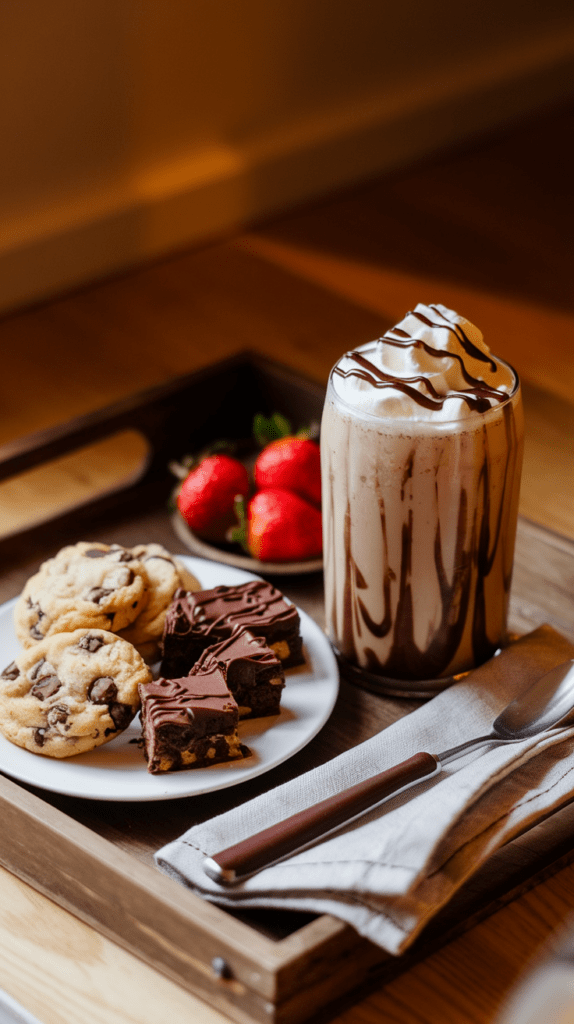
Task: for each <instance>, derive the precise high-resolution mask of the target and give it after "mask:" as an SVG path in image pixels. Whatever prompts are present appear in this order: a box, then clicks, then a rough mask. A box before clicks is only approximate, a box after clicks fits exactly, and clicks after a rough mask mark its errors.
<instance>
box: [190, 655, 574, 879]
mask: <svg viewBox="0 0 574 1024" xmlns="http://www.w3.org/2000/svg"><path fill="white" fill-rule="evenodd" d="M573 710H574V660H572V661H566V662H564V663H563V664H562V665H558V666H557V667H556V668H553V669H551V671H550V672H547V673H546V674H545V675H543V676H542V677H541V678H540V679H538V680H537V682H535V683H534V684H533V685H532V686H530V687H529V688H528V689H527V690H525V692H524V693H522V694H520V696H519V697H516V698H515V699H514V700H513V701H512V702H511V703H510V704H508V705H507V707H505V708H504V710H503V711H502V712H501V713H500V714H499V715H498V718H496V720H495V721H494V723H493V726H492V731H491V732H490V733H488V735H486V736H479V737H478V738H477V739H474V740H467V742H466V743H461V744H460V745H459V746H458V747H451V749H450V750H445V751H444V752H443V753H442V754H427V753H422V752H421V753H418V754H414V755H413V757H409V758H408V760H406V761H402V762H401V764H398V765H395V766H394V767H392V768H388V769H387V770H386V771H384V772H380V773H379V774H378V775H373V776H371V778H369V779H365V780H364V781H363V782H359V783H357V784H356V785H355V786H351V787H350V788H349V789H345V790H343V791H342V792H341V793H336V794H335V795H334V796H331V797H328V798H327V799H326V800H321V802H320V803H317V804H314V805H313V806H312V807H307V808H306V809H305V810H303V811H299V812H298V813H297V814H293V815H291V817H289V818H285V819H284V820H283V821H280V822H277V824H275V825H272V826H271V827H270V828H266V829H264V830H263V831H262V832H258V833H256V834H255V835H253V836H249V837H248V838H247V839H244V840H242V842H240V843H236V844H235V845H234V846H230V847H228V848H227V849H225V850H221V851H220V852H219V853H217V854H214V855H213V857H207V858H206V859H205V860H204V862H203V869H204V871H205V872H206V874H208V875H209V877H210V878H212V879H213V880H214V881H216V882H219V883H220V884H221V885H234V884H236V883H237V882H240V881H242V880H243V879H244V878H246V877H247V876H248V875H252V874H254V873H255V872H256V871H260V870H261V869H262V868H264V867H269V866H270V865H271V864H276V863H277V861H280V860H283V859H284V858H285V857H288V856H289V855H290V854H292V853H296V852H298V851H299V850H303V849H305V848H306V847H307V846H311V845H312V843H314V842H315V841H316V840H317V839H319V838H321V839H323V838H324V837H325V836H327V835H329V834H330V833H331V832H334V831H336V830H337V829H338V828H340V827H341V826H342V825H346V824H348V823H349V822H351V821H354V819H355V818H358V817H359V816H360V815H361V814H364V813H365V811H367V810H370V809H371V808H373V807H377V806H378V805H379V804H381V803H383V801H384V800H388V799H389V797H391V796H395V795H396V794H397V793H401V792H402V791H403V790H405V789H408V788H409V787H410V786H414V785H416V783H418V782H421V781H423V780H426V779H430V778H432V777H433V776H434V775H438V774H439V772H441V771H442V768H443V767H444V765H446V764H450V762H451V761H454V760H456V758H458V757H461V756H462V754H467V753H469V751H471V750H475V749H476V748H477V747H481V746H484V745H486V744H489V745H491V746H498V745H500V744H502V743H515V742H517V741H518V740H523V739H527V738H528V737H530V736H536V735H538V734H539V733H543V732H545V731H546V730H547V729H550V728H552V727H553V726H556V725H559V724H560V723H561V722H563V721H564V719H565V718H567V717H568V716H569V715H570V714H572V712H573Z"/></svg>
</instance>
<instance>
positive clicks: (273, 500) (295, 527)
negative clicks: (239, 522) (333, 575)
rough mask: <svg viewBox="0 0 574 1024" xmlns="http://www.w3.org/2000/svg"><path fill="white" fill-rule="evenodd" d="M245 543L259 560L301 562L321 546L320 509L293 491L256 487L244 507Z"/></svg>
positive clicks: (312, 555) (319, 550) (314, 556)
mask: <svg viewBox="0 0 574 1024" xmlns="http://www.w3.org/2000/svg"><path fill="white" fill-rule="evenodd" d="M247 547H248V549H249V551H250V552H251V554H252V555H253V556H254V557H255V558H258V559H259V560H260V561H261V562H300V561H303V560H305V559H307V558H316V557H318V556H319V555H320V554H321V550H322V533H321V513H320V512H319V510H318V509H316V508H315V506H314V505H311V504H310V503H309V502H308V501H305V499H304V498H301V497H300V496H299V495H298V494H294V493H293V491H287V490H284V489H282V488H280V487H273V488H270V489H269V490H265V491H259V492H258V493H257V494H255V495H254V496H253V497H252V499H251V501H250V502H249V505H248V508H247Z"/></svg>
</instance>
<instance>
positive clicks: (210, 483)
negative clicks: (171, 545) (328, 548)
mask: <svg viewBox="0 0 574 1024" xmlns="http://www.w3.org/2000/svg"><path fill="white" fill-rule="evenodd" d="M317 434H318V429H317V428H314V427H310V428H304V429H301V430H299V431H297V432H296V433H294V432H293V431H292V429H291V424H290V423H289V421H288V420H287V419H286V418H285V417H284V416H283V415H281V414H280V413H273V415H272V416H270V417H269V418H267V417H265V416H264V415H263V414H262V413H257V415H256V416H255V418H254V421H253V442H252V443H251V444H250V445H249V446H248V448H247V450H243V451H241V448H242V446H241V445H239V444H238V443H237V442H235V443H234V442H225V441H223V442H222V441H219V442H216V443H215V444H214V445H213V446H211V448H210V449H208V450H206V451H204V452H202V453H201V454H200V455H198V456H196V457H194V458H189V457H187V458H185V459H184V460H182V462H180V463H172V464H171V466H170V468H171V470H172V472H174V473H175V475H176V476H178V478H179V480H180V483H179V484H178V487H177V489H176V492H175V495H174V498H175V505H176V511H175V512H174V516H173V525H174V528H175V531H176V533H177V534H178V536H179V538H180V540H182V541H183V542H184V543H185V544H186V546H187V547H188V548H189V549H190V550H191V551H193V553H194V554H196V555H199V556H200V557H203V558H211V559H213V560H215V561H218V562H225V563H227V564H228V565H235V566H238V567H239V568H245V569H249V570H251V571H254V572H268V573H301V572H316V571H318V570H320V569H321V568H322V565H323V561H322V549H323V544H322V528H321V469H320V456H319V444H318V443H317V440H316V439H315V438H316V436H317ZM243 448H244V449H245V446H243Z"/></svg>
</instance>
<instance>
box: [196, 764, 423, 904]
mask: <svg viewBox="0 0 574 1024" xmlns="http://www.w3.org/2000/svg"><path fill="white" fill-rule="evenodd" d="M440 770H441V765H440V762H439V760H438V758H436V757H435V756H434V755H433V754H425V753H422V752H421V753H419V754H414V755H413V757H409V758H408V759H407V760H406V761H402V762H401V764H398V765H394V766H393V767H392V768H388V769H387V770H386V771H384V772H380V773H379V774H378V775H373V776H371V778H369V779H365V780H364V781H363V782H358V783H356V785H354V786H350V787H349V788H348V789H345V790H343V791H342V792H341V793H336V794H335V795H334V796H330V797H328V798H327V799H326V800H321V801H320V803H317V804H314V805H313V806H312V807H307V808H305V810H303V811H299V812H298V813H297V814H293V815H291V817H289V818H285V819H284V820H283V821H279V822H277V823H276V824H275V825H271V826H270V827H269V828H266V829H264V830H263V831H262V832H257V833H256V834H255V835H253V836H249V837H248V838H247V839H243V840H242V841H241V842H240V843H236V844H235V845H234V846H230V847H228V848H227V849H226V850H221V851H220V852H219V853H216V854H214V855H213V857H208V858H206V860H205V861H204V862H203V867H204V870H205V871H206V873H207V874H208V875H209V877H210V878H213V879H214V880H215V881H216V882H219V883H220V884H223V885H234V884H235V883H236V882H239V881H241V880H242V879H243V878H244V877H245V876H246V875H251V874H253V873H254V872H256V871H260V870H261V869H262V868H264V867H268V866H269V865H270V864H274V863H275V862H276V861H278V860H282V859H283V858H284V857H287V856H288V855H289V854H291V853H294V852H295V851H297V850H301V849H303V848H304V847H306V846H309V845H310V844H311V843H313V842H314V841H315V840H316V839H319V838H323V837H324V836H325V835H327V834H328V833H329V832H332V831H334V830H335V829H337V828H340V826H341V825H344V824H346V823H348V822H349V821H352V820H353V819H354V818H356V817H358V816H359V815H360V814H363V813H364V812H365V811H367V810H369V809H370V808H372V807H375V806H376V805H377V804H380V803H382V801H383V800H386V799H388V797H390V796H394V795H395V794H396V793H399V792H400V791H401V790H403V789H407V788H408V787H409V786H413V785H415V783H417V782H420V781H421V780H422V779H427V778H430V776H431V775H436V774H437V773H438V772H439V771H440Z"/></svg>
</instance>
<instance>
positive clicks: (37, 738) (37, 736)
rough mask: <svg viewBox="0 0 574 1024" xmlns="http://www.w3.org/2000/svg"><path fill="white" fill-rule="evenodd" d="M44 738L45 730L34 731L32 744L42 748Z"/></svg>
mask: <svg viewBox="0 0 574 1024" xmlns="http://www.w3.org/2000/svg"><path fill="white" fill-rule="evenodd" d="M45 737H46V730H45V729H36V730H35V732H34V743H37V744H38V746H39V747H43V746H44V739H45Z"/></svg>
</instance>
